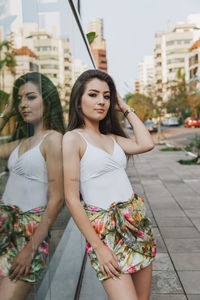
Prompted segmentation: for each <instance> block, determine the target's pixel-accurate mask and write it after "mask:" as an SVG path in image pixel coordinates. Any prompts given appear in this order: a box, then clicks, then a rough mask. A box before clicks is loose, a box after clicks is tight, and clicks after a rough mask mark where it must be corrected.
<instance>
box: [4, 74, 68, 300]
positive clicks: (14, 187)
mask: <svg viewBox="0 0 200 300" xmlns="http://www.w3.org/2000/svg"><path fill="white" fill-rule="evenodd" d="M13 114H14V115H16V118H17V126H16V128H15V132H14V134H13V137H12V141H11V142H9V143H7V144H4V145H0V159H8V169H9V178H8V182H7V185H6V187H5V191H4V194H3V197H2V199H1V201H0V299H4V300H6V299H15V300H18V299H20V300H21V299H24V298H25V297H26V295H27V294H28V292H29V290H30V289H31V287H32V285H33V283H35V282H36V281H37V280H38V279H39V276H40V274H41V272H42V271H43V269H44V267H45V260H46V257H47V255H48V231H49V229H50V227H51V226H52V224H53V222H54V221H55V219H56V216H57V215H58V213H59V211H60V209H61V207H62V204H63V178H62V147H61V145H62V135H63V133H64V130H65V129H64V123H63V115H62V108H61V104H60V99H59V96H58V92H57V89H56V87H55V86H54V84H53V83H52V82H51V81H50V80H49V79H48V78H47V77H46V76H44V75H42V74H40V73H38V72H32V73H27V74H25V75H23V76H21V77H20V78H18V79H17V80H16V81H15V84H14V88H13V98H12V101H11V104H10V105H9V106H8V107H7V108H6V109H5V110H4V112H3V113H2V114H1V115H0V128H1V129H2V128H3V127H4V126H5V124H6V123H7V121H8V120H9V118H10V116H12V115H13Z"/></svg>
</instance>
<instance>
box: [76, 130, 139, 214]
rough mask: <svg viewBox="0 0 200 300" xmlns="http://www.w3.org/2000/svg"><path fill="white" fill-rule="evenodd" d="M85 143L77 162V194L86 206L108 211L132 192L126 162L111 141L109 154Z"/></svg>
mask: <svg viewBox="0 0 200 300" xmlns="http://www.w3.org/2000/svg"><path fill="white" fill-rule="evenodd" d="M76 132H77V133H79V134H80V135H81V136H82V138H83V139H84V140H85V142H86V144H87V148H86V151H85V153H84V155H83V157H82V158H81V161H80V193H81V195H82V197H83V200H84V202H85V203H86V204H87V205H92V206H97V207H100V208H103V209H108V208H109V206H110V205H111V204H112V203H113V202H124V201H128V200H129V199H130V197H131V196H132V195H133V189H132V186H131V184H130V181H129V179H128V176H127V174H126V172H125V168H126V164H127V159H126V155H125V153H124V151H123V150H122V148H121V147H120V146H119V144H118V143H117V142H116V141H115V139H114V138H113V137H112V139H113V141H114V150H113V153H112V154H109V153H107V152H106V151H104V150H102V149H100V148H99V147H96V146H94V145H92V144H90V143H89V142H88V141H87V139H86V138H85V137H84V135H83V134H82V133H80V132H79V131H76Z"/></svg>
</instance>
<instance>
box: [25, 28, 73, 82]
mask: <svg viewBox="0 0 200 300" xmlns="http://www.w3.org/2000/svg"><path fill="white" fill-rule="evenodd" d="M26 42H27V44H28V45H29V47H30V45H32V46H31V49H33V51H34V52H35V53H36V55H37V56H38V59H39V64H40V71H41V72H42V73H44V74H46V75H47V76H49V77H50V78H51V79H52V81H53V82H54V83H55V85H58V84H60V85H63V84H64V81H65V71H66V74H67V73H69V72H70V69H71V66H70V64H71V50H70V45H69V40H62V39H61V38H59V37H57V36H53V35H50V34H49V33H48V32H47V31H37V32H32V33H31V34H30V35H29V36H28V37H27V38H26ZM68 75H69V74H68Z"/></svg>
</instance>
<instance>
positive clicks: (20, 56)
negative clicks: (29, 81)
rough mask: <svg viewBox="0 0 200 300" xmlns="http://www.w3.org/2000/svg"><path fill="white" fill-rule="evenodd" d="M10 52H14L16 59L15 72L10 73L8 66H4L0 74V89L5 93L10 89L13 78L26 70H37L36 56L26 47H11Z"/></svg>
mask: <svg viewBox="0 0 200 300" xmlns="http://www.w3.org/2000/svg"><path fill="white" fill-rule="evenodd" d="M12 54H14V57H15V60H16V67H15V68H14V72H15V73H14V74H12V73H11V72H10V71H9V70H8V68H6V67H5V68H4V70H3V72H2V74H1V76H0V82H1V89H3V90H4V91H5V92H7V93H10V92H11V91H12V88H13V83H14V80H15V78H17V77H19V76H21V75H22V74H25V73H27V72H32V71H38V60H37V56H36V54H35V53H34V52H33V51H31V50H30V49H29V48H28V47H22V48H20V49H13V50H12Z"/></svg>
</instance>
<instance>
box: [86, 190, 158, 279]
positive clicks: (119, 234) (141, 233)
mask: <svg viewBox="0 0 200 300" xmlns="http://www.w3.org/2000/svg"><path fill="white" fill-rule="evenodd" d="M84 209H85V211H86V214H87V216H88V217H89V220H90V222H91V224H92V226H93V228H94V230H95V231H96V233H97V234H98V236H99V237H100V239H101V240H102V242H103V243H104V244H105V245H106V246H107V247H109V248H110V249H112V250H113V251H114V253H115V254H116V256H117V258H118V261H119V265H120V267H121V273H122V274H127V273H135V272H137V271H139V270H141V269H143V268H145V267H147V266H148V265H149V264H150V263H151V262H152V261H153V259H154V258H155V256H156V243H155V240H154V237H153V235H152V231H151V227H152V225H151V220H150V219H149V217H148V216H147V214H146V209H145V205H144V200H143V199H142V198H140V197H138V196H137V195H136V194H135V195H134V196H132V197H131V198H130V199H129V200H128V201H126V202H118V203H115V202H114V203H112V205H111V206H110V207H109V209H108V210H104V209H102V208H99V207H94V206H89V205H86V204H84ZM86 244H87V253H88V255H89V258H90V261H91V265H92V267H93V268H94V270H95V271H96V275H97V277H98V279H99V280H100V281H101V280H105V279H108V278H109V276H105V275H104V274H103V273H102V271H101V270H100V265H99V262H98V259H97V256H96V253H95V251H94V249H93V248H92V247H91V245H90V244H89V243H88V242H87V241H86Z"/></svg>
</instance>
